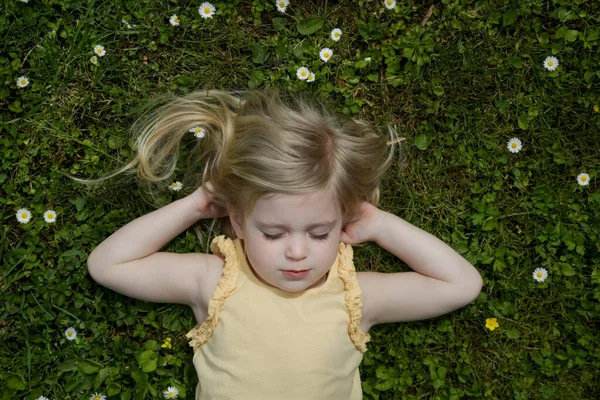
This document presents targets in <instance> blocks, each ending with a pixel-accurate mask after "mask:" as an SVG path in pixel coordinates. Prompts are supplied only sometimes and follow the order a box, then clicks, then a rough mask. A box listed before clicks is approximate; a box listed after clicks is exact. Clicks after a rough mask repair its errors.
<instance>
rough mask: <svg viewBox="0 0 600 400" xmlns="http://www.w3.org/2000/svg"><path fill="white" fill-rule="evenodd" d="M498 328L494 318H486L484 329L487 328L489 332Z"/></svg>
mask: <svg viewBox="0 0 600 400" xmlns="http://www.w3.org/2000/svg"><path fill="white" fill-rule="evenodd" d="M499 326H500V325H498V321H496V318H488V319H486V320H485V327H486V328H488V329H489V330H490V331H493V330H494V329H496V328H497V327H499Z"/></svg>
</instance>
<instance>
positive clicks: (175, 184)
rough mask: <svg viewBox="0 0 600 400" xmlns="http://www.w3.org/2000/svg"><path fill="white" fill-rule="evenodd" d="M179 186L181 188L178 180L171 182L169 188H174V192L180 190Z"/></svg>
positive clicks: (181, 185)
mask: <svg viewBox="0 0 600 400" xmlns="http://www.w3.org/2000/svg"><path fill="white" fill-rule="evenodd" d="M181 188H183V184H182V183H181V182H179V181H177V182H174V183H171V184H170V185H169V189H171V190H174V191H176V192H179V191H180V190H181Z"/></svg>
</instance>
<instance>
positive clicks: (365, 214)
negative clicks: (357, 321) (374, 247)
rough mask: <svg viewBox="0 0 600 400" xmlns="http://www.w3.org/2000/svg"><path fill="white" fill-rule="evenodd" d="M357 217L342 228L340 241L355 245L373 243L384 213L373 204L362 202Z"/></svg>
mask: <svg viewBox="0 0 600 400" xmlns="http://www.w3.org/2000/svg"><path fill="white" fill-rule="evenodd" d="M359 213H360V214H359V217H358V218H357V219H355V220H354V221H351V222H350V223H348V224H347V225H346V226H345V227H343V228H342V235H341V237H340V240H341V241H342V242H344V243H345V244H350V245H355V244H360V243H364V242H370V241H374V240H375V237H376V236H377V232H378V231H379V230H380V229H381V225H382V223H383V219H384V217H385V212H384V211H382V210H380V209H379V208H377V207H375V206H374V205H373V204H371V203H369V202H367V201H363V202H362V203H361V205H360V208H359Z"/></svg>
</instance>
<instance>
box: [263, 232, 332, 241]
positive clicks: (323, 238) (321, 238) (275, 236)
mask: <svg viewBox="0 0 600 400" xmlns="http://www.w3.org/2000/svg"><path fill="white" fill-rule="evenodd" d="M262 234H263V237H264V238H265V239H267V240H276V239H279V238H280V237H281V234H279V235H267V234H266V233H264V232H263V233H262ZM311 236H312V237H313V239H316V240H326V239H327V238H328V237H329V233H326V234H324V235H311Z"/></svg>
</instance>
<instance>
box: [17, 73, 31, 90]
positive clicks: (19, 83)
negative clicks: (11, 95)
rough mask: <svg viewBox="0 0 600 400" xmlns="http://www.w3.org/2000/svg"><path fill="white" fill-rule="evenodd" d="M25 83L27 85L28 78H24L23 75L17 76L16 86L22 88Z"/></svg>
mask: <svg viewBox="0 0 600 400" xmlns="http://www.w3.org/2000/svg"><path fill="white" fill-rule="evenodd" d="M27 85H29V79H27V78H25V77H24V76H20V77H18V78H17V86H18V87H20V88H24V87H25V86H27Z"/></svg>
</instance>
